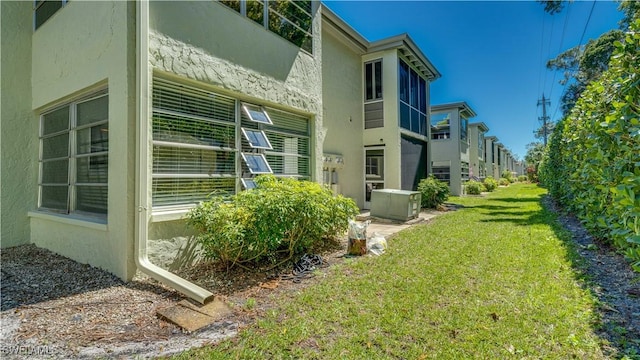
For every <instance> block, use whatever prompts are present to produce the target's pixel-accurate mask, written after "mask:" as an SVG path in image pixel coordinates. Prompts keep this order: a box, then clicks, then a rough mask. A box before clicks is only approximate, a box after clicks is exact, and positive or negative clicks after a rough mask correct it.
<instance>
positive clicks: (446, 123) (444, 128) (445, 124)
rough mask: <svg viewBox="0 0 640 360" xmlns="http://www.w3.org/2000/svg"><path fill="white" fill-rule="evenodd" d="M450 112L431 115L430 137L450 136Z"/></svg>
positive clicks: (439, 138) (448, 137) (438, 138)
mask: <svg viewBox="0 0 640 360" xmlns="http://www.w3.org/2000/svg"><path fill="white" fill-rule="evenodd" d="M450 123H451V113H450V112H445V113H437V114H432V115H431V138H432V139H436V140H441V139H450V138H451V127H450Z"/></svg>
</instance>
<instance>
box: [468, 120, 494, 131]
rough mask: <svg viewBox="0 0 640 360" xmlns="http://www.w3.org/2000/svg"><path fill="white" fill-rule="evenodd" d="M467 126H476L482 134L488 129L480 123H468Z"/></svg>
mask: <svg viewBox="0 0 640 360" xmlns="http://www.w3.org/2000/svg"><path fill="white" fill-rule="evenodd" d="M469 126H477V127H478V129H479V130H480V131H482V132H487V131H489V127H488V126H487V124H485V123H483V122H482V121H481V122H475V123H470V124H469Z"/></svg>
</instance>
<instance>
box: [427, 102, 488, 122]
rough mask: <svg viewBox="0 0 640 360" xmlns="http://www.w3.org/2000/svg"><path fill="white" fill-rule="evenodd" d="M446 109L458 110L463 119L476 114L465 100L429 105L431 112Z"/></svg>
mask: <svg viewBox="0 0 640 360" xmlns="http://www.w3.org/2000/svg"><path fill="white" fill-rule="evenodd" d="M447 110H458V111H460V116H462V117H463V118H465V119H469V118H472V117H475V116H476V115H477V114H476V112H475V111H473V109H472V108H471V107H470V106H469V104H467V103H466V102H465V101H460V102H455V103H448V104H440V105H433V106H431V112H440V111H447Z"/></svg>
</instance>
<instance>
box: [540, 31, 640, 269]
mask: <svg viewBox="0 0 640 360" xmlns="http://www.w3.org/2000/svg"><path fill="white" fill-rule="evenodd" d="M614 46H615V50H614V53H613V55H612V56H611V60H610V63H609V67H608V70H606V71H605V72H603V73H602V75H601V77H600V78H599V80H597V81H594V82H592V83H591V84H589V85H588V87H587V89H586V90H585V91H584V92H583V93H582V94H581V95H580V98H579V99H578V101H577V102H576V104H575V106H574V107H573V109H572V110H571V113H570V114H569V115H568V116H567V117H565V118H564V119H563V120H562V121H561V122H559V123H558V124H557V125H556V127H555V129H554V131H553V133H552V135H551V138H550V140H549V145H548V148H547V151H546V153H545V155H544V157H543V160H542V162H541V164H540V169H539V174H540V181H541V182H542V183H543V185H544V186H546V187H547V188H548V189H549V193H550V194H551V196H553V197H554V198H555V199H556V200H557V201H558V202H560V203H561V204H562V205H564V206H566V207H567V208H568V209H569V210H571V211H572V212H574V213H575V214H576V215H577V216H578V217H579V218H580V219H581V220H582V222H583V223H584V224H585V226H586V227H587V229H588V230H589V231H590V232H591V233H592V234H593V235H594V236H596V237H600V238H603V239H607V240H609V241H610V242H611V243H612V244H613V245H615V246H616V247H617V248H619V249H620V250H621V251H623V252H625V255H626V256H627V257H628V258H629V259H630V260H631V262H632V266H633V267H634V269H635V270H636V271H640V197H639V196H638V194H640V167H639V166H638V164H640V161H639V157H638V154H640V109H639V107H638V104H639V103H640V87H639V86H638V74H640V65H639V64H640V19H636V20H634V21H633V22H632V23H631V25H630V31H629V32H628V33H626V34H625V39H624V41H623V42H620V41H616V42H614Z"/></svg>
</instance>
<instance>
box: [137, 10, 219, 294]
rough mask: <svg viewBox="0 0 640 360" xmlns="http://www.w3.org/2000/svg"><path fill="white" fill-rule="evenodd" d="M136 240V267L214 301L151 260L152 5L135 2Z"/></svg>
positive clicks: (196, 287) (183, 291) (166, 282)
mask: <svg viewBox="0 0 640 360" xmlns="http://www.w3.org/2000/svg"><path fill="white" fill-rule="evenodd" d="M136 53H137V56H136V100H137V116H136V129H137V136H136V195H135V197H136V207H137V210H138V212H137V214H136V219H135V227H136V239H135V240H134V242H135V245H134V251H135V259H136V266H137V268H138V269H139V270H140V271H142V272H143V273H145V274H147V275H149V276H150V277H152V278H153V279H155V280H158V281H160V282H161V283H163V284H165V285H167V286H169V287H171V288H173V289H175V290H177V291H179V292H181V293H183V294H184V295H186V296H188V297H190V298H191V299H193V300H196V301H198V302H199V303H201V304H206V303H207V302H209V301H211V300H213V294H212V293H210V292H209V291H207V290H205V289H203V288H201V287H199V286H197V285H195V284H193V283H191V282H189V281H187V280H185V279H183V278H181V277H179V276H177V275H175V274H173V273H171V272H169V271H167V270H165V269H163V268H161V267H159V266H157V265H154V264H152V263H151V262H150V261H149V257H148V254H147V240H148V239H147V235H148V227H149V212H150V209H151V206H150V205H149V202H148V201H149V196H148V191H149V186H148V180H149V169H148V166H149V162H148V159H149V118H150V116H149V84H150V81H149V75H150V74H149V73H150V68H149V2H148V1H146V0H143V1H136Z"/></svg>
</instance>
